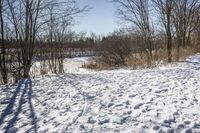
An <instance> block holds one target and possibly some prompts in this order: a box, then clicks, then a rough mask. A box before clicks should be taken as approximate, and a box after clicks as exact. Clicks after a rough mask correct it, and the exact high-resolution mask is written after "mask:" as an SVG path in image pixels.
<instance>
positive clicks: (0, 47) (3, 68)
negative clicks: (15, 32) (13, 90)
mask: <svg viewBox="0 0 200 133" xmlns="http://www.w3.org/2000/svg"><path fill="white" fill-rule="evenodd" d="M3 5H4V0H0V28H1V30H0V34H1V37H0V41H1V42H0V74H1V77H2V79H3V83H5V84H6V83H7V82H8V65H7V64H8V63H7V61H8V60H7V59H8V52H7V50H6V49H7V48H6V44H5V34H4V32H5V31H4V27H5V25H4V17H3V11H4V9H3Z"/></svg>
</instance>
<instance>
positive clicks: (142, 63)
mask: <svg viewBox="0 0 200 133" xmlns="http://www.w3.org/2000/svg"><path fill="white" fill-rule="evenodd" d="M198 52H200V46H198V45H196V46H193V47H186V48H183V47H181V48H180V55H179V61H182V60H184V59H186V58H187V57H188V56H191V55H194V54H196V53H198ZM176 57H177V50H176V48H174V49H173V50H172V59H173V61H174V62H177V58H176ZM125 64H126V65H127V66H128V67H130V68H132V69H142V68H153V67H156V66H157V65H159V64H167V50H166V49H159V50H157V51H153V57H152V61H151V62H149V58H148V56H147V54H146V53H137V54H134V55H132V56H131V57H129V58H126V62H125ZM82 67H83V68H87V69H93V70H108V69H112V66H110V65H108V64H106V63H102V62H100V61H99V60H98V59H96V60H95V59H93V61H91V62H89V63H88V64H84V65H83V66H82Z"/></svg>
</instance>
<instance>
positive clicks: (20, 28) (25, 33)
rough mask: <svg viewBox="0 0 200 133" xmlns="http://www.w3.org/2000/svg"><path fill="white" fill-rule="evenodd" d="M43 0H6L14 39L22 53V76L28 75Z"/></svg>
mask: <svg viewBox="0 0 200 133" xmlns="http://www.w3.org/2000/svg"><path fill="white" fill-rule="evenodd" d="M43 2H44V0H7V3H8V7H9V13H8V14H9V15H10V17H8V18H9V19H10V21H11V23H12V25H13V27H14V30H15V36H16V40H17V42H18V44H19V47H20V53H21V55H22V69H23V77H24V78H27V77H29V71H30V68H31V65H32V58H33V52H34V45H35V40H36V34H37V29H38V27H37V26H38V18H39V15H40V13H41V10H42V5H43Z"/></svg>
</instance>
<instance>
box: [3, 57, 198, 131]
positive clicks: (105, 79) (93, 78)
mask: <svg viewBox="0 0 200 133" xmlns="http://www.w3.org/2000/svg"><path fill="white" fill-rule="evenodd" d="M86 60H87V59H82V58H75V59H66V60H65V64H66V65H65V67H66V70H65V71H66V73H65V74H63V75H53V74H51V75H45V76H40V77H37V78H35V79H32V80H31V79H26V80H22V81H20V83H19V84H18V86H0V132H8V133H13V132H19V133H23V132H38V133H65V132H67V133H71V132H72V133H79V132H82V133H87V132H94V133H97V132H98V133H112V132H115V133H118V132H122V133H154V132H155V133H193V132H196V133H200V54H199V55H196V56H193V57H190V58H188V59H187V60H186V62H182V63H176V64H171V65H167V66H162V67H158V68H154V69H144V70H113V71H101V72H94V71H89V70H85V69H83V68H79V67H80V66H81V64H82V63H84V62H85V61H86ZM67 68H68V69H67Z"/></svg>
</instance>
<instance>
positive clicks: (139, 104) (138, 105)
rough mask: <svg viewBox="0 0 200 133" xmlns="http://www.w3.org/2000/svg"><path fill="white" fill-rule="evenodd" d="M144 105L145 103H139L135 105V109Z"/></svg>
mask: <svg viewBox="0 0 200 133" xmlns="http://www.w3.org/2000/svg"><path fill="white" fill-rule="evenodd" d="M142 105H143V103H138V104H137V105H135V107H134V109H139V108H140V107H141V106H142Z"/></svg>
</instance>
